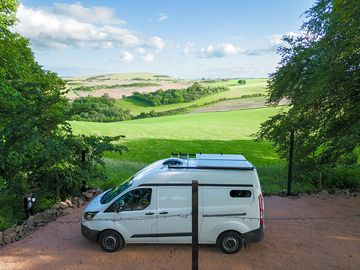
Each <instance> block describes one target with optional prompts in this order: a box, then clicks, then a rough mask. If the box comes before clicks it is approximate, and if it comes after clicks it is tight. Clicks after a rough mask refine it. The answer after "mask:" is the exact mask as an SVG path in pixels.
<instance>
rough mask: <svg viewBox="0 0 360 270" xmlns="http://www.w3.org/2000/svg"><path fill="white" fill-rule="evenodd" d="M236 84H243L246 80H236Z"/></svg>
mask: <svg viewBox="0 0 360 270" xmlns="http://www.w3.org/2000/svg"><path fill="white" fill-rule="evenodd" d="M238 84H240V85H244V84H246V81H245V80H238Z"/></svg>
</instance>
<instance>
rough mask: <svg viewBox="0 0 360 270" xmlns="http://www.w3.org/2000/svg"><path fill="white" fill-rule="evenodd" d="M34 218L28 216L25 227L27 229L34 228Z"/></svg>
mask: <svg viewBox="0 0 360 270" xmlns="http://www.w3.org/2000/svg"><path fill="white" fill-rule="evenodd" d="M34 220H35V216H30V217H29V218H28V220H27V222H26V223H27V226H28V227H29V228H34V226H35V221H34Z"/></svg>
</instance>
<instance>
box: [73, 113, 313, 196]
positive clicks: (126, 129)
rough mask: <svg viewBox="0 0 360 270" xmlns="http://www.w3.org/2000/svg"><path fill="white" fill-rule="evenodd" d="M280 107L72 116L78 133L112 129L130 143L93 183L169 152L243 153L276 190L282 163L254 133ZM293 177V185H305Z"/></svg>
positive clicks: (282, 183)
mask: <svg viewBox="0 0 360 270" xmlns="http://www.w3.org/2000/svg"><path fill="white" fill-rule="evenodd" d="M279 110H280V108H262V109H251V110H242V111H229V112H216V113H201V114H187V115H174V116H166V117H158V118H148V119H141V120H132V121H124V122H116V123H91V122H90V123H89V122H76V121H73V122H71V125H72V127H73V129H74V131H75V132H76V133H78V134H96V135H110V136H113V135H117V134H125V135H126V136H127V137H126V138H125V139H124V140H123V141H121V142H120V143H122V144H124V145H126V146H127V147H128V148H129V152H127V153H123V154H121V155H120V154H117V153H106V154H105V161H106V167H105V170H106V173H107V175H108V176H109V180H108V181H107V182H104V183H96V184H97V185H98V186H101V187H103V188H104V187H106V188H107V187H109V186H113V185H116V184H119V183H121V182H122V181H124V180H125V179H126V178H128V177H129V176H130V175H131V174H134V173H135V172H136V171H138V170H139V169H140V168H142V167H143V166H145V165H146V164H149V163H151V162H153V161H155V160H158V159H163V158H167V157H169V156H170V154H171V153H172V152H182V153H225V154H226V153H229V154H230V153H242V154H244V155H245V156H246V158H247V159H248V160H249V161H251V162H252V163H253V164H254V165H255V166H256V167H257V170H258V173H259V176H260V179H261V182H262V185H263V190H264V191H265V192H276V191H279V190H283V189H285V188H286V176H287V174H286V164H285V162H284V161H283V160H280V158H279V156H278V155H277V153H276V152H275V150H274V148H273V146H272V145H271V144H270V143H269V142H266V141H265V142H255V141H253V140H252V139H253V138H254V137H253V134H254V133H256V132H257V131H258V129H259V126H260V123H261V122H263V121H264V120H266V119H267V118H268V117H269V116H270V115H273V114H275V113H277V112H278V111H279ZM308 188H309V187H308V186H306V185H305V184H296V183H294V190H295V191H297V190H299V191H301V190H307V189H308Z"/></svg>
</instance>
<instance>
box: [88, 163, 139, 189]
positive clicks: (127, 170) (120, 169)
mask: <svg viewBox="0 0 360 270" xmlns="http://www.w3.org/2000/svg"><path fill="white" fill-rule="evenodd" d="M104 163H105V166H104V173H105V174H106V176H107V178H106V179H92V180H90V182H89V183H88V185H89V186H90V187H92V188H101V189H102V190H106V189H109V188H112V187H114V186H117V185H119V184H121V183H122V182H124V181H125V180H127V179H128V178H129V177H130V176H132V175H134V174H135V173H136V172H138V171H139V170H141V169H142V168H143V167H145V166H146V164H145V163H139V162H133V161H126V160H120V159H111V158H104Z"/></svg>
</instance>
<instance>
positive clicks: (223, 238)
mask: <svg viewBox="0 0 360 270" xmlns="http://www.w3.org/2000/svg"><path fill="white" fill-rule="evenodd" d="M243 242H244V241H243V239H242V238H241V235H240V234H239V233H237V232H234V231H228V232H224V233H222V234H221V235H220V236H219V240H218V245H219V247H220V249H221V250H222V251H223V252H224V253H226V254H234V253H236V252H238V251H239V250H240V249H241V248H242V246H243Z"/></svg>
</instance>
